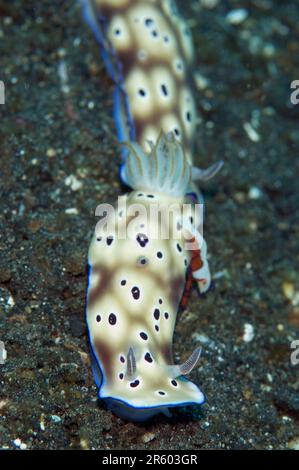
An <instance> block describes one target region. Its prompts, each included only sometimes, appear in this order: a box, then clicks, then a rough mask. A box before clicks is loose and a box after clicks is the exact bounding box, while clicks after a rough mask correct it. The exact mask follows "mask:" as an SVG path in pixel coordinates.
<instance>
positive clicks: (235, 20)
mask: <svg viewBox="0 0 299 470" xmlns="http://www.w3.org/2000/svg"><path fill="white" fill-rule="evenodd" d="M247 17H248V11H247V10H245V8H238V9H236V10H231V11H230V12H229V13H228V14H227V15H226V21H227V22H228V23H230V24H233V25H239V24H241V23H243V21H245V20H246V18H247Z"/></svg>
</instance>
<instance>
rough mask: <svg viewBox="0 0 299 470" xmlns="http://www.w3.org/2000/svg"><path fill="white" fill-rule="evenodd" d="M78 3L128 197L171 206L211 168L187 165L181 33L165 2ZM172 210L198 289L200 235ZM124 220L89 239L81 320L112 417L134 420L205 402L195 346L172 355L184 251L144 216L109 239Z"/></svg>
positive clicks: (186, 65)
mask: <svg viewBox="0 0 299 470" xmlns="http://www.w3.org/2000/svg"><path fill="white" fill-rule="evenodd" d="M81 2H82V4H83V6H84V13H85V17H86V19H87V20H88V22H89V24H90V25H91V27H92V29H93V30H94V32H95V34H96V36H97V38H98V40H99V41H100V43H101V46H102V52H103V58H104V61H105V63H106V66H107V68H108V71H109V73H110V74H111V76H112V77H113V79H114V81H115V84H116V89H115V119H116V123H117V130H118V136H119V140H120V141H126V142H130V143H131V147H130V149H129V150H127V151H126V153H124V163H123V167H122V171H121V177H122V180H123V181H124V182H125V183H126V184H127V185H128V186H129V187H131V188H132V190H133V191H132V192H131V193H130V194H128V195H126V196H125V199H126V204H127V206H129V207H130V206H132V205H134V204H135V203H138V204H142V205H143V206H144V208H145V209H147V210H150V207H151V206H152V205H153V204H154V203H158V204H160V203H163V204H166V206H169V205H172V204H173V203H176V204H178V207H179V208H180V207H181V206H182V204H183V202H184V200H185V195H186V194H188V193H196V194H198V193H197V190H196V189H195V187H194V184H193V183H192V181H195V180H203V179H208V178H210V177H211V176H213V175H214V174H215V173H216V172H217V171H218V169H219V168H220V166H221V164H216V165H213V166H212V167H210V168H208V169H207V170H201V169H199V168H194V167H193V166H192V161H193V159H192V151H193V142H194V138H195V130H196V108H195V103H194V96H193V91H192V65H193V46H192V40H191V34H190V30H189V28H188V26H187V24H186V22H185V21H184V20H183V19H182V18H181V17H180V16H179V14H178V12H177V9H176V6H175V3H174V2H173V1H172V0H81ZM161 132H162V133H161ZM159 136H160V137H159ZM173 217H174V219H177V220H176V222H177V223H178V224H179V226H181V229H182V230H183V231H184V230H185V231H187V232H188V233H189V235H190V234H191V235H192V236H193V238H194V240H195V241H196V243H197V244H198V249H197V253H199V257H200V259H197V260H196V263H195V264H196V266H197V268H196V270H194V272H193V276H194V278H195V279H196V280H197V281H198V285H199V288H200V290H201V292H204V291H206V290H207V288H208V287H209V284H210V273H209V269H208V264H207V260H206V245H205V242H204V241H203V240H202V239H201V238H200V237H197V234H196V233H193V228H192V226H191V225H192V224H190V216H189V217H185V218H184V220H181V211H180V209H177V211H175V213H174V215H173ZM130 221H131V217H127V216H126V217H125V216H124V215H123V217H121V216H120V217H119V219H118V220H117V226H116V228H115V230H114V231H112V232H111V233H108V234H104V233H103V234H101V233H100V234H99V233H97V234H96V235H95V236H94V238H93V240H92V243H91V247H90V251H89V264H90V282H89V288H88V302H87V321H88V328H89V334H90V341H91V346H92V357H93V364H94V365H93V370H94V375H95V378H96V382H97V385H98V387H99V396H100V397H101V398H104V399H106V401H107V403H108V404H109V406H110V407H111V408H112V409H113V410H114V411H115V412H117V413H118V414H120V415H121V416H124V417H127V418H129V419H140V420H142V419H146V418H148V417H149V416H151V415H153V414H155V413H157V412H158V411H159V410H164V411H165V410H167V409H168V407H172V406H178V405H182V404H187V403H203V401H204V397H203V394H202V392H201V391H200V390H199V388H198V387H197V386H195V385H194V384H193V383H192V382H190V381H188V380H186V379H184V378H182V376H183V375H185V374H187V373H189V372H190V371H191V369H192V368H193V367H194V366H195V364H196V362H197V360H198V357H199V352H200V351H199V349H196V350H195V351H194V353H193V354H192V355H191V356H190V358H189V360H188V361H187V362H186V363H185V364H183V365H182V366H176V365H174V364H173V358H172V335H173V330H174V326H175V320H176V314H177V310H178V307H179V304H180V300H181V297H182V295H183V291H184V285H185V279H186V271H187V268H188V266H189V263H190V262H191V261H192V260H193V257H192V256H193V255H192V253H191V252H190V251H188V250H186V249H185V248H184V246H183V243H182V240H181V237H179V236H178V234H177V233H173V232H171V233H170V237H169V239H167V240H164V239H161V238H160V239H159V238H158V239H157V238H156V239H153V238H151V237H150V236H149V235H147V232H146V228H147V229H149V228H152V229H155V228H157V227H153V226H152V227H146V223H145V221H144V222H143V223H141V224H140V227H136V233H135V235H134V236H132V237H131V238H129V239H119V238H118V237H117V231H118V229H119V227H122V226H127V225H128V224H129V222H130ZM142 225H144V227H141V226H142ZM151 225H155V223H154V222H151Z"/></svg>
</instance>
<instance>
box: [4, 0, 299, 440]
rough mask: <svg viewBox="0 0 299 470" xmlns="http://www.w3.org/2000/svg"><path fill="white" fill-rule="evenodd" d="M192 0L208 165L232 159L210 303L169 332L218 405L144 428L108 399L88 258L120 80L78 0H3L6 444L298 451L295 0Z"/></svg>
mask: <svg viewBox="0 0 299 470" xmlns="http://www.w3.org/2000/svg"><path fill="white" fill-rule="evenodd" d="M186 3H188V6H187V7H185V9H182V11H183V12H184V15H185V16H186V17H187V18H189V19H190V21H191V26H192V28H193V33H194V41H195V45H196V49H197V65H198V67H199V70H200V72H201V74H202V75H203V76H204V77H205V78H206V79H207V83H206V84H205V86H204V87H203V88H204V89H202V90H199V91H198V93H197V104H198V109H199V111H200V113H201V118H202V122H201V124H200V125H199V130H198V142H197V155H198V157H197V159H196V161H197V163H198V164H200V165H201V166H208V165H209V164H211V163H213V162H215V161H217V160H219V159H220V158H224V159H225V162H226V164H225V167H224V169H223V171H222V172H221V173H220V174H219V175H218V176H217V177H216V178H215V179H214V180H213V181H212V182H210V183H209V184H206V185H205V186H204V188H203V190H204V194H205V198H206V223H205V237H206V240H207V242H208V247H209V252H210V265H211V270H212V272H213V274H214V275H215V274H216V273H218V275H217V276H216V279H215V286H214V288H213V289H212V290H211V291H210V292H209V293H208V295H206V296H205V297H204V298H198V297H197V295H196V292H195V291H194V292H193V293H192V298H191V301H190V303H189V306H188V310H187V311H186V312H184V313H183V314H181V315H180V316H179V319H178V324H177V327H176V332H175V338H174V344H175V352H176V359H177V360H183V359H185V358H186V357H187V356H188V355H189V354H190V352H191V351H192V350H193V349H194V347H195V346H196V345H198V343H199V342H200V343H201V344H202V345H203V348H204V353H203V357H202V359H201V363H200V367H199V368H198V370H196V371H194V372H193V373H192V374H191V377H192V379H193V380H194V381H195V382H197V383H199V384H200V385H201V387H202V389H203V391H204V392H205V394H206V396H207V398H208V403H207V404H206V405H205V406H204V407H203V408H202V409H201V410H200V409H198V408H196V407H193V408H188V409H185V410H179V411H176V412H174V413H173V418H172V419H167V418H166V417H163V416H161V417H156V418H155V419H154V420H153V421H151V422H149V423H148V424H145V425H136V424H132V423H125V422H123V421H122V420H121V419H119V418H117V417H116V416H114V415H113V414H111V413H110V412H107V411H106V410H105V408H104V407H103V405H102V404H101V403H99V402H98V401H97V393H96V388H95V386H94V382H93V378H92V375H91V370H90V364H89V351H88V343H87V333H86V327H85V321H84V303H85V289H86V284H87V271H86V261H87V259H86V256H87V249H88V245H89V240H90V237H91V234H92V231H93V228H94V226H95V223H96V219H95V217H94V210H95V207H96V205H97V204H98V203H100V202H111V201H113V200H114V199H115V198H116V197H117V195H118V194H120V193H121V192H122V191H123V188H122V187H121V184H120V182H119V179H118V168H119V163H120V158H119V149H118V146H117V141H116V132H115V128H114V122H113V118H112V91H113V84H112V81H111V80H110V79H109V78H108V76H107V74H106V72H105V70H104V67H103V63H102V61H101V59H100V57H99V54H98V46H97V44H96V42H95V39H94V37H93V35H92V33H91V32H90V30H89V29H88V27H87V26H86V25H85V24H84V23H83V21H82V18H81V15H80V10H79V8H78V6H77V5H76V2H75V1H74V2H73V1H68V2H67V1H58V0H53V1H49V0H44V1H43V2H36V1H34V0H28V1H26V2H24V1H23V2H22V1H19V0H11V1H10V2H7V1H5V0H3V1H2V0H0V20H1V23H0V61H1V62H0V79H1V80H3V81H4V82H5V84H6V104H5V106H0V113H1V127H0V136H1V149H0V158H1V165H0V174H1V200H0V204H1V207H0V236H1V238H0V340H2V341H4V342H5V345H6V349H7V352H8V359H7V361H6V364H5V365H2V366H1V365H0V447H2V448H9V449H13V448H17V446H20V442H21V443H23V444H24V445H23V446H22V447H25V446H27V448H28V449H56V448H59V449H76V448H96V449H128V448H129V449H137V448H142V449H144V448H145V449H265V448H266V449H285V448H287V447H288V446H293V447H294V446H295V445H296V442H297V447H298V446H299V393H298V391H299V365H297V366H295V365H293V366H292V365H291V362H290V354H291V341H292V340H295V339H297V340H299V293H298V292H299V276H298V274H299V263H298V262H299V259H298V253H299V224H298V222H299V219H298V205H299V197H298V178H299V171H298V166H299V160H298V155H299V145H298V144H299V130H298V126H299V121H298V118H299V105H297V106H294V105H292V104H291V102H290V93H291V90H290V83H291V81H292V80H295V79H298V80H299V42H298V36H299V8H298V4H297V2H296V1H295V0H293V1H291V0H289V1H284V2H281V1H279V0H276V1H273V0H255V1H253V0H252V1H250V0H248V1H246V0H240V1H238V2H229V1H225V2H221V5H218V6H216V7H215V8H212V9H208V8H199V5H200V2H199V1H192V2H190V3H189V2H186V1H185V2H184V1H180V2H179V4H180V5H181V6H182V5H184V4H186ZM236 5H237V6H240V7H244V8H247V10H248V12H249V17H248V18H247V19H246V20H245V21H244V22H242V23H241V24H239V25H237V26H234V25H231V24H229V23H228V22H227V21H226V19H225V16H226V14H227V12H228V11H230V9H231V8H232V7H233V6H236ZM62 61H64V63H65V64H66V67H67V72H68V83H67V85H68V87H69V93H68V94H66V93H64V92H63V89H62V83H61V75H59V73H58V71H59V64H60V63H61V62H62ZM60 70H61V68H60ZM245 123H251V125H252V126H253V127H254V128H255V130H256V135H254V136H253V138H254V140H257V141H253V140H252V136H251V138H250V136H249V135H248V132H246V131H245V129H244V124H245ZM257 138H258V139H257ZM71 175H73V176H75V178H76V179H75V180H72V182H73V183H74V181H75V186H73V189H72V188H71V186H70V185H68V184H69V183H70V177H71ZM76 180H78V181H79V188H78V187H76ZM69 209H73V210H71V211H70V212H71V213H67V212H66V211H67V210H69ZM74 209H75V210H74ZM219 273H220V274H219ZM245 324H250V325H252V327H253V338H252V340H251V341H250V342H246V341H245V338H244V328H245ZM200 335H202V336H200ZM16 439H20V441H15V440H16ZM14 441H15V442H14ZM146 441H149V442H146Z"/></svg>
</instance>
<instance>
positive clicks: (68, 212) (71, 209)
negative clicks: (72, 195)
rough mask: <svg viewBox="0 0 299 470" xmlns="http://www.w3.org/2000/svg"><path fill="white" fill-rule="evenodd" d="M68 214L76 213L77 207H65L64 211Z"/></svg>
mask: <svg viewBox="0 0 299 470" xmlns="http://www.w3.org/2000/svg"><path fill="white" fill-rule="evenodd" d="M64 212H65V213H66V214H68V215H78V214H79V212H78V209H77V208H76V207H70V208H69V209H65V211H64Z"/></svg>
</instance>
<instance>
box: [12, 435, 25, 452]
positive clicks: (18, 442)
mask: <svg viewBox="0 0 299 470" xmlns="http://www.w3.org/2000/svg"><path fill="white" fill-rule="evenodd" d="M13 444H14V445H15V446H16V447H17V448H18V449H21V450H26V449H27V444H25V443H24V442H22V441H21V439H19V438H18V437H17V438H16V439H15V440H14V441H13Z"/></svg>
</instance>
